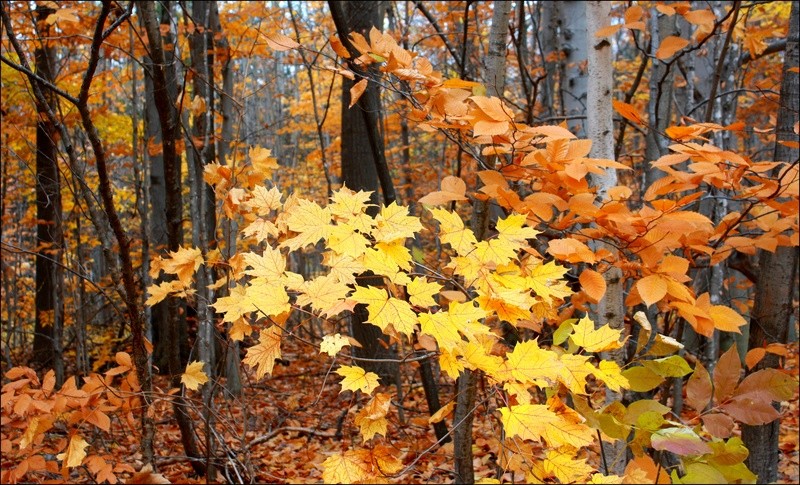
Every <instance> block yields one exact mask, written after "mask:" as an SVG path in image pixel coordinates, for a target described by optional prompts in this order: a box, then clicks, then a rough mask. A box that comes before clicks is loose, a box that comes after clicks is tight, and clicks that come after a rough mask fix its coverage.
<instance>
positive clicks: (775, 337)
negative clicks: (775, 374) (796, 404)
mask: <svg viewBox="0 0 800 485" xmlns="http://www.w3.org/2000/svg"><path fill="white" fill-rule="evenodd" d="M799 25H800V18H798V3H797V2H792V10H791V15H790V18H789V35H788V37H787V42H786V57H785V60H784V64H783V81H782V82H781V97H780V108H779V110H778V125H777V130H776V132H777V135H776V139H777V140H778V141H797V135H795V134H794V126H795V124H796V123H797V121H798V114H797V106H798V104H800V92H799V91H800V89H798V73H797V67H798V30H799V29H798V26H799ZM792 68H794V72H792V71H790V69H792ZM798 157H800V150H798V149H797V148H791V147H788V146H786V145H783V144H781V143H776V144H775V157H774V158H775V160H776V161H781V162H788V163H797V159H798ZM797 265H798V250H797V248H796V247H780V248H778V250H777V251H775V252H774V253H770V252H768V251H764V250H762V251H761V255H760V257H759V278H758V283H757V285H756V295H755V307H754V308H753V313H752V317H751V318H750V339H749V344H750V345H749V347H750V348H751V349H753V348H757V347H762V346H764V344H769V343H773V342H780V343H786V342H787V339H788V334H789V325H790V324H791V321H792V313H793V307H792V300H794V298H795V297H796V296H797V293H796V291H797V288H796V286H795V283H796V281H797V271H798V268H797ZM778 364H779V362H778V357H777V356H775V355H774V354H769V353H768V354H767V355H766V356H765V357H764V359H763V360H762V361H761V362H760V363H759V364H758V365H757V366H756V367H755V368H753V369H751V372H754V371H757V370H760V369H764V368H775V367H778ZM779 434H780V420H775V421H773V422H772V423H769V424H765V425H762V426H747V425H743V426H742V441H744V444H745V445H746V446H747V449H748V450H750V455H749V456H748V458H747V466H748V467H749V468H750V470H751V471H752V472H753V473H755V474H756V475H758V482H759V483H773V482H775V481H776V480H777V479H778V457H779V455H780V450H779V449H778V436H779Z"/></svg>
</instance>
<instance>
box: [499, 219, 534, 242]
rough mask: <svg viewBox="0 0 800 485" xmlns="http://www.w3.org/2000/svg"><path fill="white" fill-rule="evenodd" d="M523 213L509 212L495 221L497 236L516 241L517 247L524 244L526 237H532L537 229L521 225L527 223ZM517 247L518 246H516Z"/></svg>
mask: <svg viewBox="0 0 800 485" xmlns="http://www.w3.org/2000/svg"><path fill="white" fill-rule="evenodd" d="M527 219H528V216H526V215H525V214H511V215H509V216H508V217H506V218H505V219H500V220H498V221H497V225H496V227H497V232H498V238H500V239H506V240H508V241H509V242H512V243H516V244H517V245H518V246H519V247H521V246H522V245H523V244H526V240H527V239H534V238H535V237H536V236H537V235H538V234H539V231H537V230H535V229H534V228H532V227H523V225H525V224H526V223H527ZM518 249H519V248H518Z"/></svg>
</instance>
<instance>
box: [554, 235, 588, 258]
mask: <svg viewBox="0 0 800 485" xmlns="http://www.w3.org/2000/svg"><path fill="white" fill-rule="evenodd" d="M547 252H548V253H550V254H552V255H553V256H555V257H556V258H557V259H561V260H564V261H568V262H570V263H581V262H583V263H595V262H597V257H596V256H595V254H594V252H592V250H591V249H589V246H587V245H586V244H584V243H582V242H580V241H578V240H577V239H569V238H567V239H553V240H551V241H550V242H549V243H548V244H547Z"/></svg>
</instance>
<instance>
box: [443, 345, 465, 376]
mask: <svg viewBox="0 0 800 485" xmlns="http://www.w3.org/2000/svg"><path fill="white" fill-rule="evenodd" d="M457 356H458V349H457V348H455V349H453V351H452V352H451V351H448V350H447V349H444V348H441V349H439V368H441V369H442V372H444V373H445V374H447V375H448V376H450V378H451V379H456V378H458V376H459V374H461V371H463V370H464V364H462V363H461V361H459V360H458V357H457Z"/></svg>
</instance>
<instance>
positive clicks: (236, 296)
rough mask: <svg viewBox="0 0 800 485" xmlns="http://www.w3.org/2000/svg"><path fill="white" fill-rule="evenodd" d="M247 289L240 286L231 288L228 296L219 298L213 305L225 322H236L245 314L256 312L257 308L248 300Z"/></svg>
mask: <svg viewBox="0 0 800 485" xmlns="http://www.w3.org/2000/svg"><path fill="white" fill-rule="evenodd" d="M246 291H247V287H246V286H244V285H239V286H235V287H233V288H231V292H230V294H229V295H228V296H223V297H221V298H217V301H216V302H214V303H213V305H212V306H213V307H214V309H215V310H216V311H217V312H219V313H222V314H223V317H222V321H223V322H235V321H236V320H239V319H240V318H242V316H243V315H244V314H245V313H250V312H253V311H255V308H254V307H253V305H252V304H251V303H250V300H249V299H248V298H247V294H246Z"/></svg>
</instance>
